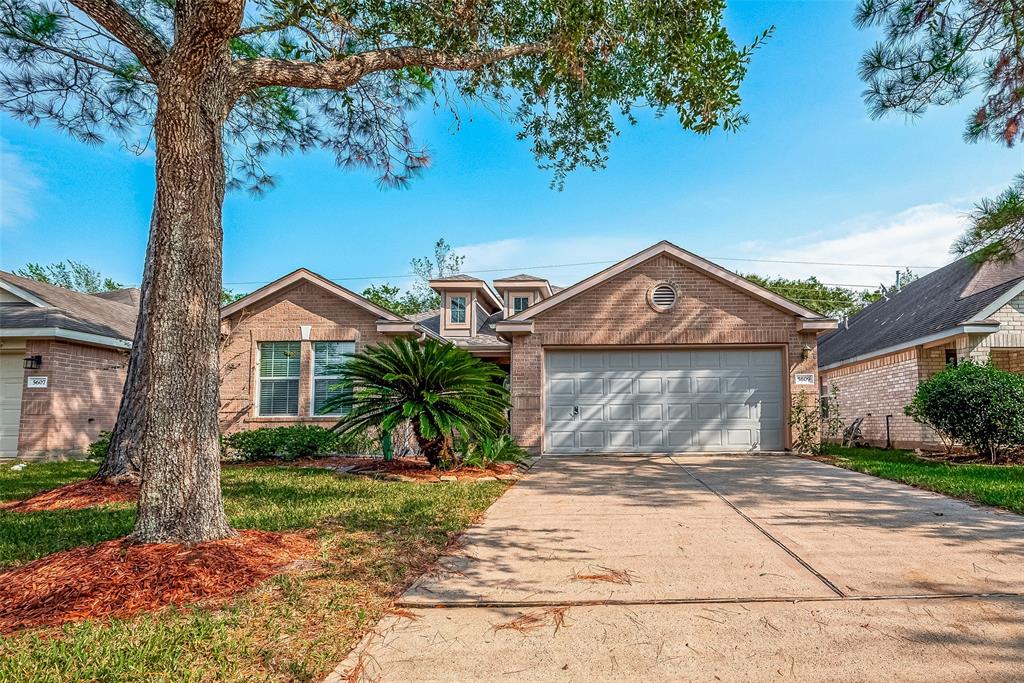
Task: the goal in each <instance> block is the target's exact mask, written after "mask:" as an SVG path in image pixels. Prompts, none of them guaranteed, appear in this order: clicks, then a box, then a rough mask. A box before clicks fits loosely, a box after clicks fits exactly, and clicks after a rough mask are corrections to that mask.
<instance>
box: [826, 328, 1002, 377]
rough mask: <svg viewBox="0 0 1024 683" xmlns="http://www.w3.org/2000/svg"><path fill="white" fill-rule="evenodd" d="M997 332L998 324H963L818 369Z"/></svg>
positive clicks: (838, 366)
mask: <svg viewBox="0 0 1024 683" xmlns="http://www.w3.org/2000/svg"><path fill="white" fill-rule="evenodd" d="M998 331H999V323H998V322H977V323H969V324H963V325H960V326H959V327H953V328H950V329H948V330H943V331H941V332H936V333H934V334H929V335H926V336H924V337H917V338H916V339H911V340H910V341H908V342H903V343H902V344H895V345H893V346H886V347H885V348H881V349H878V350H877V351H869V352H867V353H862V354H860V355H859V356H851V357H849V358H844V359H843V360H840V361H836V362H835V363H829V364H828V365H822V366H820V367H819V368H818V370H819V371H822V370H832V369H834V368H840V367H842V366H844V365H850V364H852V363H860V362H862V361H866V360H871V359H872V358H878V357H879V356H888V355H889V354H890V353H896V352H898V351H906V350H907V349H911V348H913V347H915V346H923V345H925V344H932V343H933V342H939V341H942V340H944V339H950V338H952V337H959V336H960V335H961V334H992V333H993V332H998Z"/></svg>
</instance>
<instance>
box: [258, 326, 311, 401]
mask: <svg viewBox="0 0 1024 683" xmlns="http://www.w3.org/2000/svg"><path fill="white" fill-rule="evenodd" d="M259 352H260V378H259V405H258V406H257V408H258V410H259V414H260V415H298V414H299V359H300V354H299V342H263V343H262V344H260V347H259Z"/></svg>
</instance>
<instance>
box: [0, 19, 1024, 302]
mask: <svg viewBox="0 0 1024 683" xmlns="http://www.w3.org/2000/svg"><path fill="white" fill-rule="evenodd" d="M853 10H854V5H853V3H848V2H827V1H823V2H753V1H744V2H736V1H735V0H734V1H733V2H730V3H729V8H728V10H727V18H726V20H727V26H728V27H729V29H730V32H731V33H732V35H733V36H734V38H735V39H736V40H737V41H739V42H746V41H748V40H749V39H751V38H752V37H753V36H754V35H755V34H756V33H758V32H759V31H760V30H762V29H763V28H765V27H767V26H768V25H770V24H775V25H776V27H777V29H776V33H775V35H774V37H773V38H772V39H771V40H770V41H769V42H768V43H767V44H766V45H765V46H764V48H763V49H761V50H760V51H759V52H758V53H757V54H756V55H755V57H754V62H753V64H752V66H751V69H750V73H749V76H748V78H747V80H746V82H745V83H744V85H743V89H742V93H743V97H744V110H745V111H746V112H747V113H748V114H749V116H750V124H749V125H748V126H747V127H746V128H744V129H743V130H742V131H740V132H739V133H736V134H724V133H716V134H713V135H711V136H709V137H702V136H697V135H694V134H692V133H687V132H684V131H682V130H681V129H680V128H679V126H678V125H677V124H675V123H674V122H673V120H672V118H671V117H666V118H665V119H662V120H654V119H653V118H652V117H649V116H643V117H641V122H640V125H638V126H636V127H627V128H625V129H623V131H622V134H621V135H620V137H619V138H618V139H616V140H615V142H614V143H613V145H612V148H611V154H610V161H609V164H608V168H606V169H604V170H602V171H597V172H591V171H579V172H577V173H576V174H574V175H573V176H571V177H570V178H569V181H568V183H567V184H566V187H565V189H564V190H563V191H561V192H558V191H555V190H552V189H550V188H549V182H550V175H549V174H548V173H547V172H544V171H540V170H538V169H537V168H536V165H535V163H534V160H533V158H532V156H531V154H530V152H529V149H528V146H527V144H526V143H523V142H519V141H517V140H516V139H515V130H514V128H513V127H512V126H511V125H510V124H509V123H508V122H506V121H502V120H498V119H495V118H494V117H493V116H492V115H490V114H489V113H487V112H483V111H473V112H465V113H464V115H463V122H462V126H461V128H460V129H459V130H458V131H457V132H456V131H454V130H453V126H452V123H453V122H452V120H451V117H450V116H449V115H446V114H435V113H434V112H432V111H430V110H429V109H425V110H424V111H423V112H421V113H419V114H418V115H417V117H416V122H415V130H416V134H417V135H418V137H419V139H420V141H422V142H424V143H426V144H427V145H428V147H429V149H430V152H431V156H432V160H433V162H432V163H433V166H432V168H430V169H428V170H427V171H426V173H425V174H424V175H423V176H422V177H421V178H419V179H417V180H415V181H414V182H413V183H412V185H411V187H410V188H409V189H406V190H380V189H378V187H377V185H376V183H375V182H374V177H373V175H372V174H371V173H368V172H363V171H356V172H351V171H343V170H340V169H338V168H337V167H335V166H334V164H333V162H332V161H331V159H330V158H329V156H328V155H326V154H321V153H313V154H309V155H300V156H292V157H288V158H277V159H272V160H271V162H270V168H271V171H272V172H273V173H274V174H275V175H276V176H277V177H278V179H279V186H278V187H277V188H276V189H275V190H273V191H272V192H271V193H270V194H269V195H268V196H267V197H265V198H263V199H251V198H250V197H248V196H247V195H245V194H243V193H238V194H233V195H230V196H229V197H228V200H227V202H226V205H225V210H224V230H225V251H224V256H225V272H224V280H225V282H226V284H227V286H228V287H229V288H231V289H234V290H236V291H248V290H251V289H254V288H256V287H258V286H259V285H260V284H263V283H265V282H267V281H269V280H272V279H275V278H276V277H279V276H280V275H283V274H285V273H287V272H289V271H291V270H292V269H294V268H297V267H299V266H305V267H307V268H310V269H312V270H314V271H317V272H319V273H321V274H323V275H326V276H328V277H332V278H335V279H337V280H338V281H339V282H341V283H342V284H344V285H346V286H349V287H350V288H352V289H356V290H361V289H362V288H363V287H364V286H366V284H368V283H369V282H370V281H371V280H369V279H365V278H373V279H375V280H378V281H379V280H381V279H388V280H391V281H393V282H400V281H401V276H402V275H403V274H405V273H407V272H408V270H409V265H408V264H409V259H410V258H411V257H413V256H418V255H423V254H426V253H429V251H430V249H431V245H432V244H433V242H434V241H435V240H436V239H437V238H438V237H440V236H444V237H445V238H447V239H448V241H449V242H451V243H453V244H455V245H457V247H458V249H459V250H460V251H462V252H463V253H464V254H465V255H466V256H467V263H466V266H467V268H466V269H467V270H469V271H475V272H479V273H480V274H481V276H486V277H491V276H497V275H500V274H508V273H510V272H519V271H520V270H533V271H534V272H536V273H538V274H542V275H545V276H547V277H548V278H550V279H551V280H552V282H555V283H558V284H563V285H564V284H571V283H572V282H574V281H575V280H576V279H578V278H580V277H582V276H585V275H586V274H588V273H590V272H594V271H596V270H599V269H600V268H601V267H603V266H601V265H598V264H592V265H582V266H573V267H561V268H543V269H540V268H536V266H546V265H552V264H567V263H569V264H571V263H581V262H588V263H589V262H600V261H611V260H618V259H620V258H623V257H625V256H627V255H629V254H630V253H632V252H634V251H636V250H639V249H641V248H643V247H644V246H646V245H648V244H650V243H653V242H655V241H658V240H660V239H669V240H671V241H673V242H675V243H677V244H679V245H680V246H682V247H684V248H686V249H689V250H691V251H694V252H697V253H699V254H701V255H704V256H707V257H709V258H713V259H716V260H719V262H720V263H721V264H722V265H724V266H726V267H729V268H732V269H734V270H740V271H745V272H746V271H753V272H760V273H763V274H769V275H773V274H778V275H787V276H806V275H810V274H817V275H819V276H820V277H821V278H822V279H824V280H826V281H828V282H836V283H842V284H850V285H873V284H876V283H877V282H879V281H881V280H886V281H888V280H891V279H892V272H893V270H894V269H893V268H891V267H889V265H888V264H903V265H912V266H918V268H917V270H918V271H919V272H922V273H923V272H926V270H925V269H923V268H920V266H933V265H940V264H942V263H945V262H947V261H948V260H950V258H951V257H950V256H949V254H948V248H949V244H950V242H951V241H952V239H953V238H954V237H955V236H956V235H957V234H958V233H959V231H960V229H961V227H962V220H963V214H964V212H965V211H966V210H968V209H969V208H970V206H971V204H972V203H973V202H974V201H976V200H977V199H979V198H981V197H983V196H985V195H987V194H992V193H995V192H997V191H999V190H1000V189H1002V188H1003V187H1005V186H1006V185H1008V184H1009V182H1010V180H1011V178H1012V177H1013V176H1014V174H1016V173H1017V172H1019V171H1020V170H1021V168H1022V166H1024V153H1022V152H1021V151H1020V150H1019V149H1006V148H1004V147H1000V146H998V145H995V144H993V143H979V144H966V143H964V142H963V140H962V138H961V133H962V130H963V126H964V121H965V118H966V116H967V113H968V111H969V109H970V108H971V106H972V105H974V104H976V102H977V97H974V98H969V99H968V100H967V101H965V102H964V103H962V104H960V105H956V106H950V107H944V108H932V109H931V110H929V111H928V113H927V114H926V115H925V116H924V117H923V118H920V119H916V120H913V121H907V120H905V119H904V118H902V117H899V116H893V117H891V118H886V119H883V120H881V121H872V120H871V119H870V118H869V117H868V115H867V109H866V107H865V105H864V103H863V101H862V99H861V91H862V90H863V84H862V83H861V82H860V81H859V79H858V77H857V63H858V59H859V58H860V56H861V54H862V53H863V51H864V50H865V49H866V48H867V47H869V46H870V44H871V43H872V42H873V40H874V36H873V35H872V34H870V33H867V32H862V31H858V30H857V29H855V28H854V26H853V24H852V21H851V18H852V15H853ZM0 126H2V129H0V139H2V144H3V148H2V155H0V162H2V166H0V182H2V193H0V198H2V202H3V203H2V205H0V217H2V227H3V233H2V239H0V267H2V268H3V269H5V270H10V269H13V268H17V267H19V266H21V265H23V264H24V263H25V262H27V261H40V262H51V261H57V260H61V259H65V258H73V259H77V260H81V261H85V262H87V263H89V264H91V265H93V266H95V267H97V268H99V269H100V270H101V271H103V272H104V273H105V274H107V275H110V276H112V277H114V278H115V279H117V280H119V281H122V282H124V283H129V284H130V283H137V282H138V280H139V278H140V274H141V270H142V261H143V256H144V249H145V238H146V232H147V225H148V221H149V213H150V209H151V206H152V199H153V164H152V157H151V156H144V157H136V156H133V155H132V154H131V153H129V152H126V151H124V150H123V149H121V148H120V147H119V146H118V145H117V144H116V143H114V142H110V143H108V144H106V145H104V146H102V147H85V146H83V145H82V144H80V143H77V142H75V141H73V140H71V139H69V138H67V137H64V136H62V135H60V134H59V133H57V132H56V131H55V130H54V129H53V128H51V127H49V126H48V125H47V124H45V123H44V124H42V125H41V126H40V127H38V128H35V129H33V128H30V127H28V126H26V125H24V124H22V123H20V122H17V121H13V120H12V119H10V118H9V117H6V116H4V117H3V118H2V119H0ZM726 259H766V260H786V261H794V260H795V261H827V262H842V263H867V264H880V267H871V268H866V267H860V266H855V267H844V266H819V265H813V266H812V265H799V264H780V263H770V262H766V261H759V262H754V261H738V260H726ZM379 276H388V277H384V278H382V277H379Z"/></svg>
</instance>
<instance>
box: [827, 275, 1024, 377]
mask: <svg viewBox="0 0 1024 683" xmlns="http://www.w3.org/2000/svg"><path fill="white" fill-rule="evenodd" d="M1022 291H1024V255H1018V257H1017V259H1016V260H1015V261H1013V262H1011V263H984V264H979V263H976V262H975V261H974V260H973V259H972V258H971V257H970V256H967V257H964V258H962V259H959V260H957V261H954V262H953V263H950V264H949V265H948V266H944V267H942V268H939V269H938V270H936V271H934V272H931V273H929V274H928V275H925V276H924V277H921V278H920V279H918V280H914V281H913V282H911V283H910V284H908V285H906V286H904V287H903V288H902V289H900V290H899V291H898V292H895V293H893V294H890V295H889V297H888V298H883V299H881V300H880V301H877V302H875V303H873V304H871V305H870V306H868V307H867V308H865V309H864V310H863V311H861V312H860V313H858V314H857V315H855V316H853V317H851V318H850V319H849V321H848V322H847V323H843V324H840V326H839V329H837V330H836V331H834V332H831V333H829V334H826V335H823V336H822V337H821V338H820V339H819V340H818V364H819V366H820V367H830V366H834V365H837V364H841V363H844V362H852V361H857V360H863V359H864V358H866V357H873V356H879V355H884V354H886V353H891V352H893V351H896V350H899V349H900V348H903V347H907V346H916V345H917V344H918V343H925V342H926V341H929V340H930V339H937V338H941V336H942V335H946V334H947V333H948V335H952V334H958V333H960V332H985V331H989V332H993V331H995V329H996V328H997V327H998V324H997V323H995V322H993V321H990V320H988V318H989V317H990V316H991V315H992V314H993V313H994V312H995V311H996V310H998V309H999V308H1001V307H1002V306H1005V305H1006V303H1007V302H1008V301H1009V300H1010V299H1012V298H1013V297H1014V296H1017V294H1020V293H1021V292H1022ZM965 326H966V327H967V328H968V329H961V328H965ZM986 327H988V328H991V329H985V328H986ZM937 335H938V337H937Z"/></svg>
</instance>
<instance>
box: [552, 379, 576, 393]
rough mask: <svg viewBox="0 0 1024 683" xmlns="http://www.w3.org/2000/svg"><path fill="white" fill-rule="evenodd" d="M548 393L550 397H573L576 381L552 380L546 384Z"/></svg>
mask: <svg viewBox="0 0 1024 683" xmlns="http://www.w3.org/2000/svg"><path fill="white" fill-rule="evenodd" d="M548 393H549V394H550V395H552V396H575V395H576V380H574V379H552V380H551V381H550V382H549V383H548Z"/></svg>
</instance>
